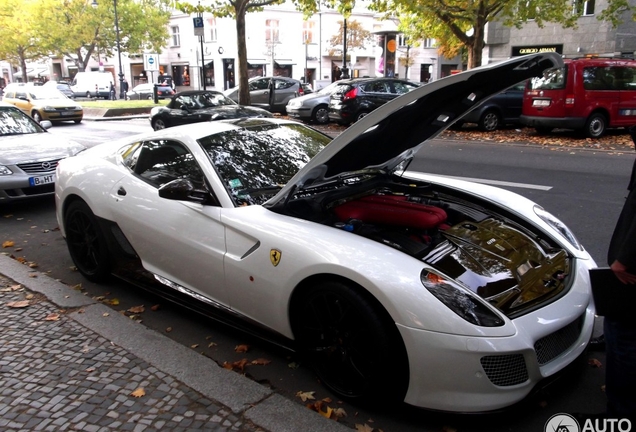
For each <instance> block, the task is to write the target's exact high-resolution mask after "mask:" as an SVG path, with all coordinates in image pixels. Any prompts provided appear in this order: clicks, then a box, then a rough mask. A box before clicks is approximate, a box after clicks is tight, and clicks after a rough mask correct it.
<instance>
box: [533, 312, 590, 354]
mask: <svg viewBox="0 0 636 432" xmlns="http://www.w3.org/2000/svg"><path fill="white" fill-rule="evenodd" d="M582 328H583V315H581V316H580V317H579V318H578V319H576V320H575V321H573V322H572V323H570V324H568V325H567V326H565V327H563V328H562V329H560V330H557V331H555V332H554V333H551V334H549V335H547V336H545V337H542V338H541V339H539V340H538V341H536V342H535V344H534V350H535V352H536V353H537V361H538V362H539V364H540V365H541V366H543V365H544V364H546V363H548V362H550V361H551V360H553V359H555V358H556V357H558V356H559V355H561V353H563V352H564V351H565V350H566V349H568V348H569V347H571V346H572V344H573V343H574V342H576V340H577V339H578V338H579V335H580V334H581V329H582Z"/></svg>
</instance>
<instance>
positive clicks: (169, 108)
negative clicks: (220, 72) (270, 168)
mask: <svg viewBox="0 0 636 432" xmlns="http://www.w3.org/2000/svg"><path fill="white" fill-rule="evenodd" d="M242 117H272V114H271V113H270V112H269V111H267V110H264V109H262V108H257V107H249V106H243V105H239V104H237V103H236V102H234V101H233V100H232V99H230V98H228V97H226V96H224V95H223V93H221V92H218V91H215V90H193V91H185V92H180V93H177V94H176V95H174V96H173V97H172V99H171V100H170V102H169V103H168V105H166V106H160V107H154V108H153V109H152V110H151V111H150V125H151V126H152V128H153V129H154V130H159V129H165V128H169V127H172V126H179V125H183V124H190V123H199V122H205V121H210V120H222V119H232V118H242Z"/></svg>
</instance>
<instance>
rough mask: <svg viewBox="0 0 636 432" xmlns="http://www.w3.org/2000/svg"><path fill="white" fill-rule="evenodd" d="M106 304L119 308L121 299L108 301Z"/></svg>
mask: <svg viewBox="0 0 636 432" xmlns="http://www.w3.org/2000/svg"><path fill="white" fill-rule="evenodd" d="M106 303H108V304H109V305H111V306H118V305H119V299H116V298H114V299H110V300H106Z"/></svg>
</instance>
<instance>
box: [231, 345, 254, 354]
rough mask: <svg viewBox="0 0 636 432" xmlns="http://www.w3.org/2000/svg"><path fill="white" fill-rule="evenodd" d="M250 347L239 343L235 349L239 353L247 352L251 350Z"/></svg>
mask: <svg viewBox="0 0 636 432" xmlns="http://www.w3.org/2000/svg"><path fill="white" fill-rule="evenodd" d="M249 349H250V347H249V346H247V345H237V346H235V347H234V351H236V352H237V353H245V352H247V351H249Z"/></svg>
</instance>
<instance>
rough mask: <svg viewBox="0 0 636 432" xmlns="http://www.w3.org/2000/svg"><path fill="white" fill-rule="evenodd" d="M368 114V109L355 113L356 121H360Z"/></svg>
mask: <svg viewBox="0 0 636 432" xmlns="http://www.w3.org/2000/svg"><path fill="white" fill-rule="evenodd" d="M368 115H369V111H360V112H359V113H358V114H356V121H360V120H362V119H363V118H364V117H366V116H368Z"/></svg>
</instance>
